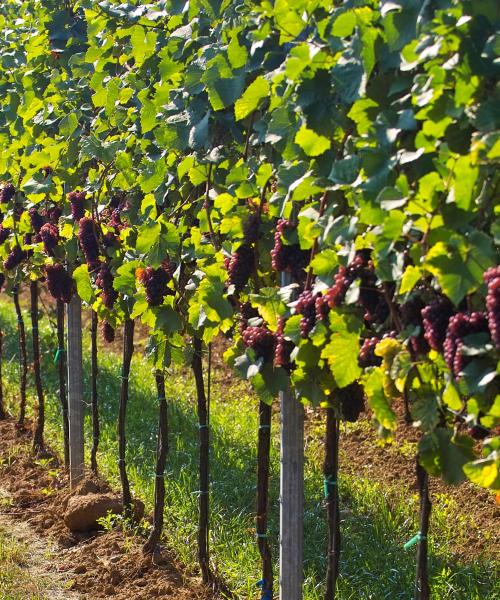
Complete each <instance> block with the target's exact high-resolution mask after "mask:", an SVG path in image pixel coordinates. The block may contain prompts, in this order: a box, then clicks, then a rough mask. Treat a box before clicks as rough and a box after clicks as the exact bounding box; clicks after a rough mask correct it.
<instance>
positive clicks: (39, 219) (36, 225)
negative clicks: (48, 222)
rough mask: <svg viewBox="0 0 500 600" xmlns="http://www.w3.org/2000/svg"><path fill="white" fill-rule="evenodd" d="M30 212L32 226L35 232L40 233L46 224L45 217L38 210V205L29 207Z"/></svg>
mask: <svg viewBox="0 0 500 600" xmlns="http://www.w3.org/2000/svg"><path fill="white" fill-rule="evenodd" d="M28 214H29V216H30V223H31V228H32V229H33V231H34V232H35V233H39V232H40V229H41V228H42V227H43V225H44V224H45V219H44V217H43V216H42V215H41V214H40V213H39V212H38V209H37V208H36V206H33V207H32V208H30V209H29V211H28Z"/></svg>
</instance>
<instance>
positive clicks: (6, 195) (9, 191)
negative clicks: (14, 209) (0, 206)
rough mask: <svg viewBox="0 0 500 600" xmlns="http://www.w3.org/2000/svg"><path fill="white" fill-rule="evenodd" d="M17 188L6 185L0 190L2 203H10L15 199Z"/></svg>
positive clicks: (10, 184) (9, 184)
mask: <svg viewBox="0 0 500 600" xmlns="http://www.w3.org/2000/svg"><path fill="white" fill-rule="evenodd" d="M15 193H16V188H15V187H14V186H13V185H12V183H6V184H5V185H4V186H3V187H2V189H1V190H0V202H10V201H11V200H12V198H14V196H15Z"/></svg>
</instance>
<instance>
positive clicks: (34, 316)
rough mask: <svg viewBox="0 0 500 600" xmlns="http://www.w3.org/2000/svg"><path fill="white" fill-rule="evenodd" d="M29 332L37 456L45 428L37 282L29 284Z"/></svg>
mask: <svg viewBox="0 0 500 600" xmlns="http://www.w3.org/2000/svg"><path fill="white" fill-rule="evenodd" d="M30 298H31V332H32V344H33V371H34V375H35V388H36V395H37V399H38V414H37V419H36V426H35V431H34V434H33V452H34V453H35V454H38V453H39V452H41V451H42V450H43V448H44V443H43V431H44V428H45V398H44V396H43V387H42V374H41V370H40V336H39V332H38V282H36V281H32V282H31V283H30Z"/></svg>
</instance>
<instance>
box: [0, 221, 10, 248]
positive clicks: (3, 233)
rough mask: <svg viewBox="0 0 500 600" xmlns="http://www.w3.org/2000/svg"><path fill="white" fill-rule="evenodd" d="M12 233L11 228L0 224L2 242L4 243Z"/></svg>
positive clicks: (0, 240) (0, 239) (0, 241)
mask: <svg viewBox="0 0 500 600" xmlns="http://www.w3.org/2000/svg"><path fill="white" fill-rule="evenodd" d="M9 235H10V229H7V227H4V226H3V225H0V244H3V243H4V242H5V240H6V239H7V238H8V237H9Z"/></svg>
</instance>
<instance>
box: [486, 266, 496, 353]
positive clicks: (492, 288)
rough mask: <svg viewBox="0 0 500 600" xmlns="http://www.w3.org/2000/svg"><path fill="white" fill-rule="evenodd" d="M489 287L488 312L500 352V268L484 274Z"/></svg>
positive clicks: (492, 333)
mask: <svg viewBox="0 0 500 600" xmlns="http://www.w3.org/2000/svg"><path fill="white" fill-rule="evenodd" d="M484 280H485V282H486V283H487V285H488V293H487V295H486V311H487V313H488V327H489V329H490V334H491V339H492V340H493V343H494V344H495V347H496V348H497V350H500V267H492V268H491V269H488V270H487V271H486V273H485V274H484Z"/></svg>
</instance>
